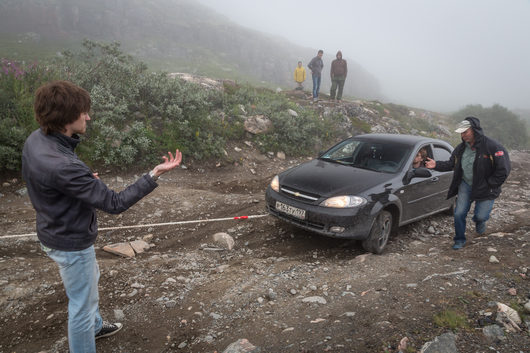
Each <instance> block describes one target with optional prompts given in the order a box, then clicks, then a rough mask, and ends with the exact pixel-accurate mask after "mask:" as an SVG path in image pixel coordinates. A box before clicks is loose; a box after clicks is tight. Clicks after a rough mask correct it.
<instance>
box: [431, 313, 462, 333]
mask: <svg viewBox="0 0 530 353" xmlns="http://www.w3.org/2000/svg"><path fill="white" fill-rule="evenodd" d="M434 323H435V324H436V325H437V326H439V327H445V328H449V329H451V330H456V329H458V328H467V327H468V326H469V325H468V323H467V317H466V316H465V315H463V314H460V313H458V312H456V311H454V310H444V311H442V312H441V313H438V314H436V315H435V316H434Z"/></svg>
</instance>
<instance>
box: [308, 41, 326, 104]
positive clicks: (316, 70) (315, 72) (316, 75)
mask: <svg viewBox="0 0 530 353" xmlns="http://www.w3.org/2000/svg"><path fill="white" fill-rule="evenodd" d="M323 55H324V51H323V50H319V51H318V53H317V56H315V57H314V58H313V59H311V61H310V62H309V64H308V65H307V67H308V68H309V70H311V78H312V79H313V100H314V101H315V102H316V101H318V92H319V91H320V82H321V81H322V69H323V68H324V62H323V61H322V56H323Z"/></svg>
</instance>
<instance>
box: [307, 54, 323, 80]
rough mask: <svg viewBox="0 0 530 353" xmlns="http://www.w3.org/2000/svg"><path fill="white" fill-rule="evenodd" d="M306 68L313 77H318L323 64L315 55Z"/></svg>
mask: <svg viewBox="0 0 530 353" xmlns="http://www.w3.org/2000/svg"><path fill="white" fill-rule="evenodd" d="M307 67H308V68H309V69H310V70H311V71H312V72H313V75H317V76H320V75H321V74H322V69H323V68H324V62H323V61H322V59H321V58H320V57H319V56H318V55H317V56H315V57H314V58H313V59H311V61H310V62H309V64H308V65H307Z"/></svg>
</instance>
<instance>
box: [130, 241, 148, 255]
mask: <svg viewBox="0 0 530 353" xmlns="http://www.w3.org/2000/svg"><path fill="white" fill-rule="evenodd" d="M130 244H131V246H132V248H133V250H134V252H135V253H137V254H141V253H143V252H144V251H145V250H148V249H149V244H148V243H146V242H145V241H143V240H135V241H131V243H130Z"/></svg>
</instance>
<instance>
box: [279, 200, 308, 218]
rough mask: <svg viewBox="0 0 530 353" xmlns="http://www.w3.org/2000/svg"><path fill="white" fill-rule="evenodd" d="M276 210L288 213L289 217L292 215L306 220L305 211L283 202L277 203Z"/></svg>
mask: <svg viewBox="0 0 530 353" xmlns="http://www.w3.org/2000/svg"><path fill="white" fill-rule="evenodd" d="M276 209H277V210H278V211H280V212H283V213H287V214H288V215H291V216H293V217H296V218H299V219H305V210H302V209H300V208H298V207H293V206H289V205H286V204H284V203H283V202H280V201H276Z"/></svg>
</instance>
